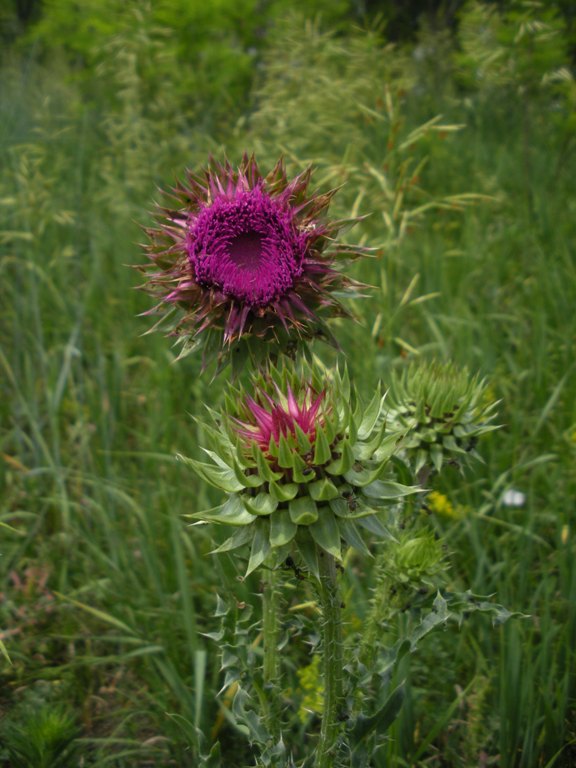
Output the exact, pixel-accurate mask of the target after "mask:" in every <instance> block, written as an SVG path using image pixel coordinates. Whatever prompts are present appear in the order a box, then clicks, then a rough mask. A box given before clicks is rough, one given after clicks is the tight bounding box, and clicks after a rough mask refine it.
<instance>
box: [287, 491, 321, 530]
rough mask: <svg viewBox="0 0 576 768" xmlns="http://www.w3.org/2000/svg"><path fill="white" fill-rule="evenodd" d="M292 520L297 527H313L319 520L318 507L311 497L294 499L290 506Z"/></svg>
mask: <svg viewBox="0 0 576 768" xmlns="http://www.w3.org/2000/svg"><path fill="white" fill-rule="evenodd" d="M288 510H289V511H290V518H291V520H292V522H293V523H295V525H311V524H312V523H315V522H316V520H318V507H317V506H316V502H315V501H314V500H313V499H311V498H310V497H309V496H301V497H300V498H298V499H292V501H291V502H290V503H289V504H288Z"/></svg>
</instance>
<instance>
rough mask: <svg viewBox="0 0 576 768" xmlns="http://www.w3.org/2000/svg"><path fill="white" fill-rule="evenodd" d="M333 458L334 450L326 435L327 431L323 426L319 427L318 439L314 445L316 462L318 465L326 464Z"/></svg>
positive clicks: (317, 431)
mask: <svg viewBox="0 0 576 768" xmlns="http://www.w3.org/2000/svg"><path fill="white" fill-rule="evenodd" d="M331 458H332V451H331V450H330V444H329V443H328V438H327V437H326V432H325V431H324V430H323V429H322V427H318V429H317V430H316V440H315V445H314V464H315V465H316V466H317V467H320V466H322V464H326V462H327V461H330V459H331Z"/></svg>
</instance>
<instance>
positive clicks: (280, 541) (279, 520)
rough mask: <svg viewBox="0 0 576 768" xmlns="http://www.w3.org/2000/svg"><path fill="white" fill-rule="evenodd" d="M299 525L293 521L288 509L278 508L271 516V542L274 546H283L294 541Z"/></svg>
mask: <svg viewBox="0 0 576 768" xmlns="http://www.w3.org/2000/svg"><path fill="white" fill-rule="evenodd" d="M297 530H298V526H297V525H296V524H295V523H293V522H292V519H291V517H290V512H289V511H288V510H287V509H279V510H277V511H276V512H275V513H274V514H273V515H272V517H271V518H270V544H271V545H272V546H273V547H283V546H284V545H285V544H288V543H290V542H291V541H292V539H293V538H294V536H296V532H297Z"/></svg>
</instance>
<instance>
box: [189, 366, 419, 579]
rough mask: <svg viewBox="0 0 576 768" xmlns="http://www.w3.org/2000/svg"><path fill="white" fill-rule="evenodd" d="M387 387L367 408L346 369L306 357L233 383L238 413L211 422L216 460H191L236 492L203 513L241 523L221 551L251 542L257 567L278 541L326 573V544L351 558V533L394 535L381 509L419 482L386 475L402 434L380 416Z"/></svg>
mask: <svg viewBox="0 0 576 768" xmlns="http://www.w3.org/2000/svg"><path fill="white" fill-rule="evenodd" d="M383 401H384V398H383V397H382V395H381V393H380V391H377V392H376V393H375V394H374V397H373V399H372V401H371V402H370V404H369V405H368V406H367V407H366V408H364V407H363V406H362V404H361V403H360V402H359V400H358V399H357V398H356V397H355V394H354V393H353V392H352V391H351V387H350V382H349V379H348V376H347V374H346V372H344V373H343V374H340V373H339V372H338V371H331V372H327V371H326V370H324V369H321V368H319V367H318V366H316V365H312V366H310V365H307V364H306V363H304V362H302V363H301V364H300V365H298V366H292V367H290V368H287V367H284V368H282V369H278V368H275V367H270V368H269V369H268V370H267V372H266V373H265V374H263V373H259V374H257V375H255V376H253V378H252V382H251V387H250V393H249V394H248V393H246V392H245V391H244V390H242V389H237V388H232V387H231V388H230V389H229V392H228V395H227V398H226V402H227V411H228V414H229V416H228V418H227V419H225V420H221V419H219V417H218V416H217V415H216V414H213V415H214V418H215V421H216V423H215V424H214V425H213V426H210V425H204V430H205V434H206V435H207V436H208V437H209V439H210V442H211V446H210V449H207V450H206V453H207V454H208V456H209V457H210V459H211V460H212V462H213V463H212V464H210V463H204V462H199V461H196V460H194V459H185V461H186V462H187V463H188V464H190V465H191V466H192V467H193V468H194V469H195V471H196V472H197V474H199V475H200V476H201V477H202V478H203V479H205V480H207V481H208V482H209V483H211V484H212V485H214V486H216V487H217V488H220V489H221V490H222V491H224V492H225V493H226V494H227V498H226V501H225V503H224V504H223V505H222V506H221V507H220V508H218V509H216V510H210V511H209V512H204V513H197V514H193V515H191V517H192V518H193V519H198V520H202V521H205V522H207V521H210V522H216V523H223V524H228V525H233V526H238V531H237V532H236V533H235V534H234V535H233V536H232V538H231V539H229V540H228V541H227V542H225V543H224V544H223V545H222V546H221V547H219V549H218V550H217V551H227V550H231V549H235V548H236V547H240V546H242V545H244V544H248V543H249V544H250V545H251V550H250V558H249V563H248V572H250V571H252V570H254V568H256V567H257V566H258V565H260V564H261V563H262V562H263V561H264V559H265V558H266V557H267V556H268V554H269V553H270V552H271V551H273V550H279V551H281V552H282V553H284V556H288V555H289V554H290V555H291V556H292V555H296V556H297V557H299V558H300V560H301V561H303V564H304V565H305V566H307V567H308V568H309V569H310V570H311V571H312V572H314V573H317V571H318V562H317V554H316V553H317V549H318V548H320V549H321V550H324V551H326V552H328V553H330V554H331V555H333V556H334V557H337V558H341V553H342V550H341V542H342V541H344V542H346V543H347V544H349V545H350V546H353V547H355V548H357V549H359V550H361V551H363V552H364V553H365V554H368V553H369V551H368V549H367V547H366V544H365V543H364V541H363V538H362V534H361V530H362V529H365V530H368V531H370V532H371V533H373V534H377V535H386V534H387V530H386V528H385V527H384V526H383V523H382V520H381V519H380V515H381V514H382V513H383V512H384V511H385V510H386V508H387V507H389V506H390V504H397V503H398V500H399V499H401V498H402V497H403V496H406V495H408V494H411V493H414V492H415V491H416V490H417V489H415V488H412V487H409V486H404V485H401V484H399V483H396V482H394V480H393V479H390V478H389V477H386V478H385V479H384V475H385V473H386V472H387V470H388V469H389V462H390V458H391V456H392V455H393V454H394V453H395V451H396V448H397V444H398V440H399V436H398V435H397V434H391V433H389V432H388V431H387V428H386V424H385V422H384V421H383V419H381V418H380V415H381V413H382V410H383V407H384V406H383Z"/></svg>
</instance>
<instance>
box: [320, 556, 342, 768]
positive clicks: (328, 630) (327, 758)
mask: <svg viewBox="0 0 576 768" xmlns="http://www.w3.org/2000/svg"><path fill="white" fill-rule="evenodd" d="M318 565H319V573H320V580H319V582H318V586H319V590H318V591H319V596H320V605H321V608H322V619H323V624H322V641H323V658H322V672H323V676H324V709H323V712H322V725H321V726H320V738H319V741H318V746H317V750H316V762H315V763H314V766H315V768H332V766H333V765H334V758H335V747H336V742H337V739H338V734H339V731H340V729H341V725H342V722H341V717H340V715H341V710H342V704H343V692H342V667H343V648H342V604H341V601H340V590H339V587H338V574H337V571H336V561H335V560H334V557H333V556H332V555H329V554H328V553H327V552H324V551H322V550H320V549H319V550H318Z"/></svg>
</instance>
